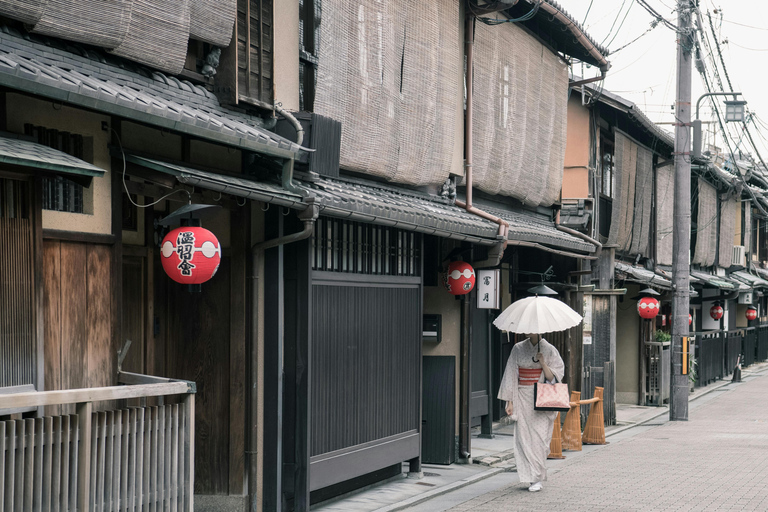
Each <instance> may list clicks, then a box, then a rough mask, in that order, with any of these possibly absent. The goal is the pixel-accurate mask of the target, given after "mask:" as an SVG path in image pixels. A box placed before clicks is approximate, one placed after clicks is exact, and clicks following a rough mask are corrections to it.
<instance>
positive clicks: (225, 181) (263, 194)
mask: <svg viewBox="0 0 768 512" xmlns="http://www.w3.org/2000/svg"><path fill="white" fill-rule="evenodd" d="M123 156H124V158H125V159H126V160H127V161H128V162H131V163H134V164H136V165H140V166H142V167H146V168H148V169H153V170H155V171H159V172H162V173H165V174H170V175H171V176H175V177H176V180H177V181H178V182H179V183H181V184H183V185H192V186H197V187H200V188H203V189H206V190H214V191H216V192H221V193H222V194H231V195H233V196H237V197H244V198H247V199H253V200H254V201H261V202H263V203H270V204H276V205H280V206H287V207H289V208H300V209H303V208H305V207H306V205H305V204H303V203H302V198H301V196H298V195H296V194H293V193H291V192H289V191H288V190H285V189H284V188H282V187H281V186H279V185H275V184H272V183H267V182H263V181H255V180H252V179H248V178H247V177H244V176H231V175H228V174H219V173H215V172H208V171H201V170H199V169H192V168H190V167H185V166H181V165H177V164H172V163H168V162H162V161H160V160H153V159H151V158H144V157H141V156H137V155H132V154H130V153H126V154H125V155H123Z"/></svg>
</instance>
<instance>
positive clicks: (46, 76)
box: [0, 26, 301, 158]
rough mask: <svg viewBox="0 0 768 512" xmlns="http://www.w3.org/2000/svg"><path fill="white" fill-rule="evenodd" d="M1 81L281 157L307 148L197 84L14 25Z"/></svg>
mask: <svg viewBox="0 0 768 512" xmlns="http://www.w3.org/2000/svg"><path fill="white" fill-rule="evenodd" d="M0 85H4V86H6V87H9V88H11V89H17V90H21V91H24V92H26V93H31V94H36V95H40V96H44V97H47V98H51V99H54V100H58V101H61V102H65V103H70V104H73V105H77V106H81V107H85V108H90V109H94V110H97V111H101V112H105V113H108V114H113V115H117V116H121V117H125V118H128V119H132V120H136V121H139V122H144V123H147V124H150V125H153V126H156V127H160V128H167V129H170V130H173V131H178V132H182V133H187V134H189V135H192V136H196V137H200V138H203V139H207V140H210V141H213V142H218V143H221V144H227V145H230V146H235V147H238V148H241V149H245V150H249V151H254V152H259V153H265V154H269V155H272V156H276V157H281V158H289V157H291V156H293V155H295V154H296V153H298V152H300V151H301V148H300V147H299V146H298V145H296V144H295V143H293V142H291V141H289V140H288V139H285V138H283V137H281V136H279V135H276V134H274V133H272V132H270V131H268V130H267V129H265V128H263V126H262V125H263V121H262V120H261V119H260V118H257V117H253V116H249V115H246V114H242V113H239V112H234V111H230V110H226V109H224V108H223V107H221V106H220V105H219V102H218V100H217V99H216V97H215V96H214V95H213V94H211V93H210V92H209V91H207V90H206V89H204V88H202V87H198V86H196V85H193V84H192V83H191V82H188V81H186V80H178V79H177V78H174V77H169V76H166V75H164V74H162V73H159V72H154V71H152V70H149V69H148V68H143V67H141V66H137V65H135V64H133V63H130V62H128V61H125V60H122V59H119V58H117V57H113V56H108V55H106V54H103V53H100V52H97V51H96V50H93V49H87V48H85V47H82V46H79V45H72V44H68V43H65V42H63V41H59V40H56V39H51V38H46V37H41V36H36V35H30V34H27V33H23V34H22V33H19V32H17V31H16V30H15V29H13V28H10V27H8V26H2V27H0Z"/></svg>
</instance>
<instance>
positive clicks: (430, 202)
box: [299, 178, 594, 252]
mask: <svg viewBox="0 0 768 512" xmlns="http://www.w3.org/2000/svg"><path fill="white" fill-rule="evenodd" d="M299 186H300V188H302V189H304V190H305V191H306V192H307V194H308V195H309V196H311V197H314V198H315V202H316V204H318V205H319V206H320V214H321V215H329V216H333V217H342V218H349V219H351V220H359V221H363V222H372V223H374V224H381V225H385V226H395V227H400V228H402V229H408V230H413V231H418V232H422V233H428V234H434V235H437V236H442V237H447V238H454V239H462V240H468V241H472V242H476V243H485V244H492V243H494V242H496V241H497V238H496V237H497V233H498V226H497V225H496V224H495V223H493V222H491V221H489V220H486V219H483V218H481V217H478V216H476V215H473V214H470V213H467V212H466V211H465V210H464V209H463V208H459V207H457V206H455V205H454V204H453V202H452V201H449V200H448V199H444V198H441V197H437V196H431V195H428V194H423V193H419V192H415V191H410V190H405V189H399V188H396V187H392V186H388V185H382V184H377V185H376V186H372V185H369V184H365V183H361V182H357V181H355V180H346V179H330V178H320V179H318V180H317V181H314V182H308V183H303V182H300V183H299ZM478 207H479V208H485V207H484V206H482V205H478ZM488 211H489V213H493V214H496V215H499V216H500V217H502V218H503V219H505V220H507V221H509V223H510V229H509V239H510V240H526V241H532V242H539V243H543V244H547V245H551V246H554V247H559V248H567V249H575V250H578V251H583V252H592V251H594V247H593V246H592V245H590V244H588V243H585V242H584V241H582V240H581V239H579V238H576V237H574V236H571V235H569V234H567V233H563V232H561V231H558V230H557V229H556V228H555V226H554V223H552V222H547V221H543V220H539V219H536V218H534V217H533V216H532V215H526V214H522V213H513V212H509V211H492V210H490V209H488Z"/></svg>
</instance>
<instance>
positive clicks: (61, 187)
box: [24, 124, 87, 213]
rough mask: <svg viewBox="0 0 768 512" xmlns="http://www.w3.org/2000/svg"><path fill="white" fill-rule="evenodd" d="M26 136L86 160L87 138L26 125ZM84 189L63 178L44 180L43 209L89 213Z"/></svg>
mask: <svg viewBox="0 0 768 512" xmlns="http://www.w3.org/2000/svg"><path fill="white" fill-rule="evenodd" d="M24 134H25V135H29V136H32V137H34V138H35V139H36V140H37V143H38V144H41V145H43V146H48V147H49V148H53V149H56V150H59V151H61V152H62V153H66V154H68V155H72V156H74V157H75V158H79V159H80V160H85V138H84V137H83V136H82V135H78V134H75V133H69V132H63V131H59V130H54V129H49V128H45V127H43V126H34V125H32V124H25V125H24ZM84 205H85V202H84V187H83V186H82V185H80V184H78V183H75V182H74V181H72V180H69V179H67V178H64V177H62V176H56V177H53V178H44V179H43V209H44V210H53V211H57V212H69V213H87V212H86V209H85V206H84Z"/></svg>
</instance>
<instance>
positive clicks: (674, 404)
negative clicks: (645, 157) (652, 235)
mask: <svg viewBox="0 0 768 512" xmlns="http://www.w3.org/2000/svg"><path fill="white" fill-rule="evenodd" d="M693 7H694V6H693V4H692V0H678V3H677V12H678V18H677V19H678V23H677V27H678V32H677V101H676V105H675V116H676V119H675V121H676V124H675V152H674V156H675V203H674V232H673V237H674V238H673V250H674V253H673V256H672V273H673V277H674V285H675V297H674V301H673V303H672V347H671V349H672V350H671V353H670V356H671V357H670V361H671V369H670V371H671V372H672V379H671V380H670V383H671V386H672V389H671V390H670V391H671V392H670V397H669V419H670V420H671V421H687V420H688V375H686V374H683V357H687V356H688V354H687V352H688V346H686V347H685V351H684V350H683V343H688V332H689V329H688V308H689V300H690V294H689V291H688V287H689V276H690V263H689V253H690V250H691V238H690V237H691V131H690V127H691V73H692V71H691V53H692V50H693V31H692V28H691V16H692V14H693V12H692V11H693ZM687 366H688V362H687V361H686V362H685V367H686V368H687ZM686 373H687V372H686Z"/></svg>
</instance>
